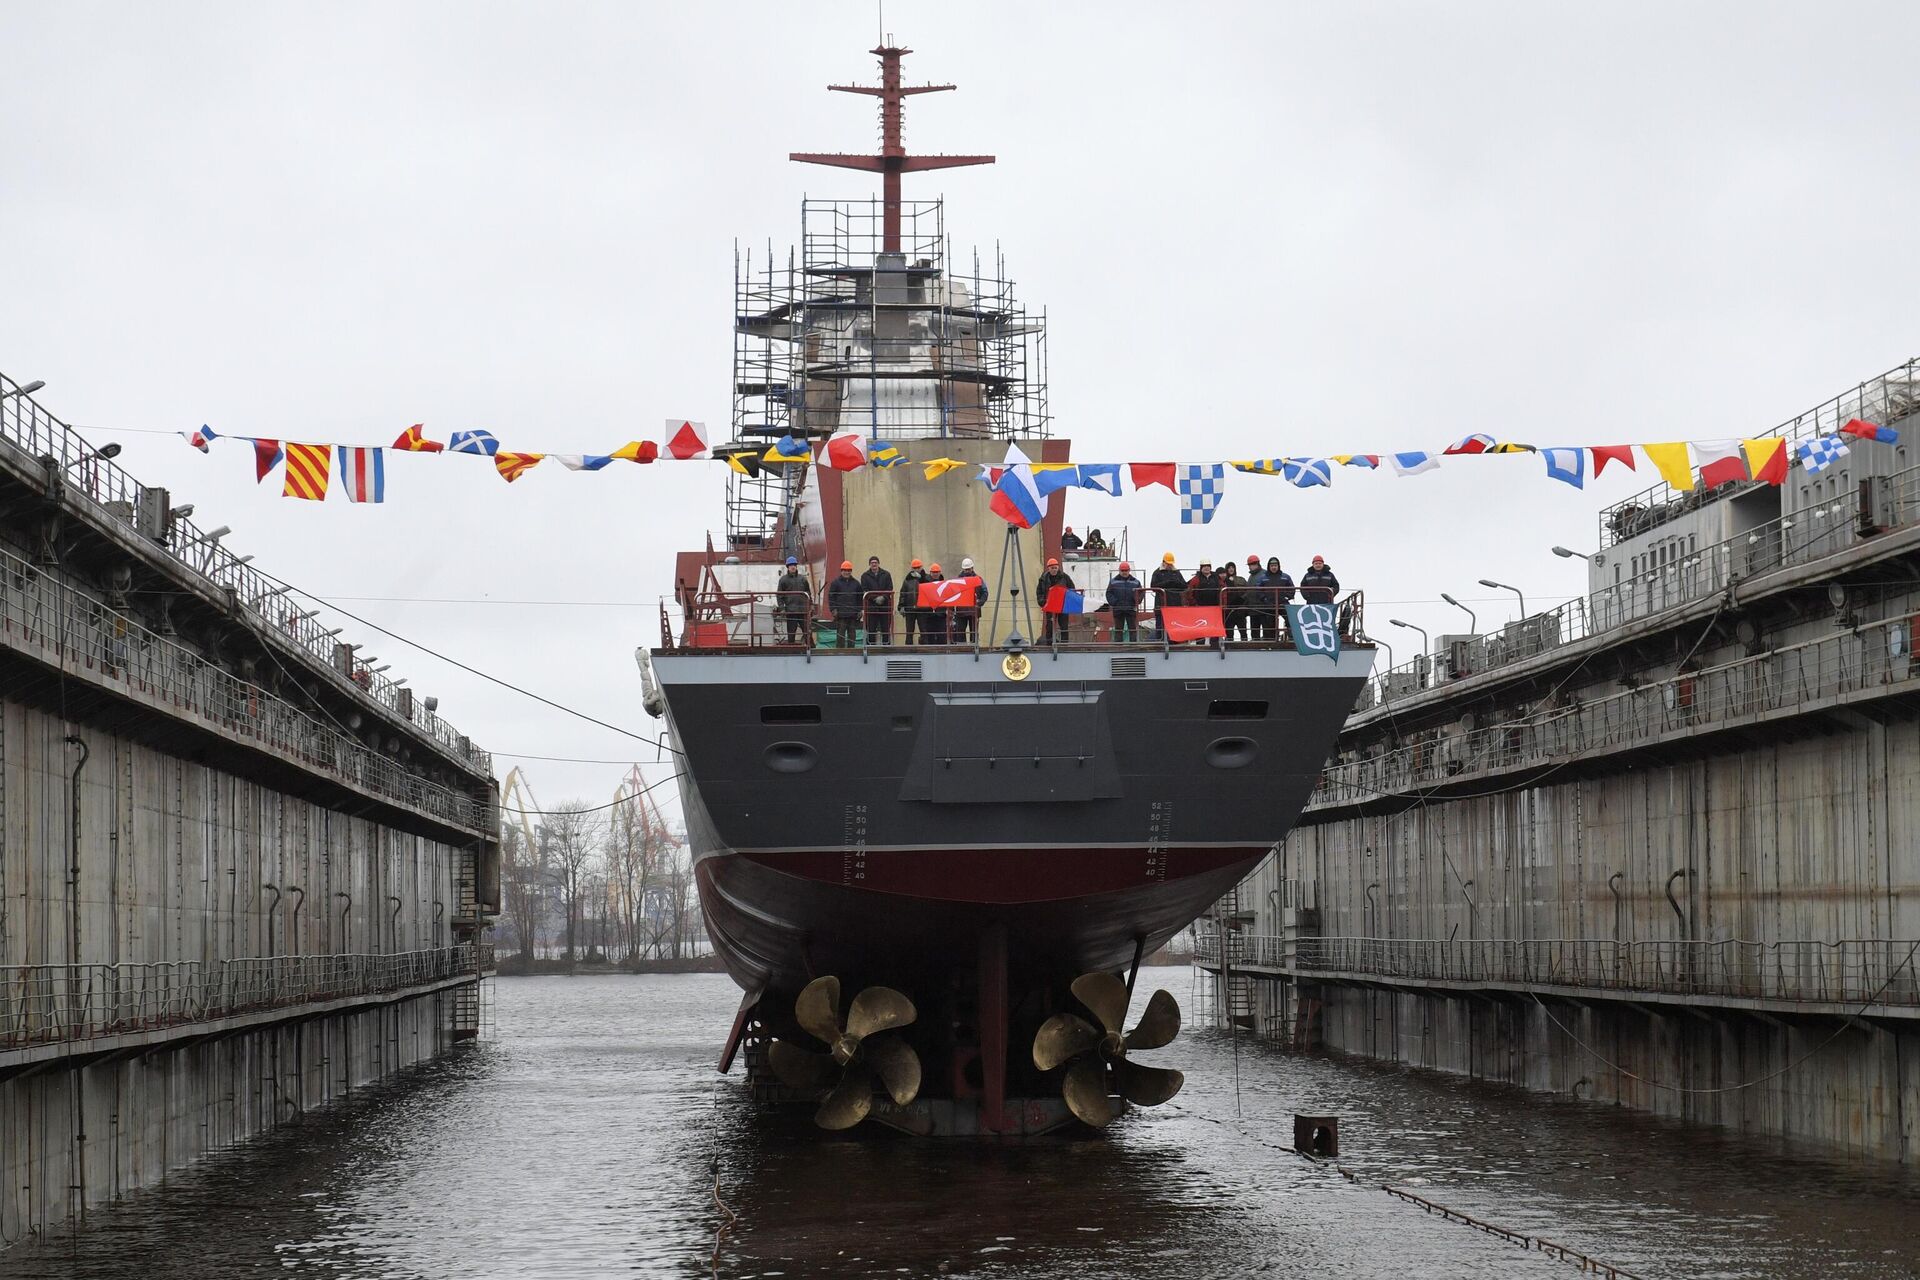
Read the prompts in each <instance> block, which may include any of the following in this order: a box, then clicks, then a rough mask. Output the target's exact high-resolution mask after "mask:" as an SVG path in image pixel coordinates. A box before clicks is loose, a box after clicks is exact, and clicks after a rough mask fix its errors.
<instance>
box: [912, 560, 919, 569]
mask: <svg viewBox="0 0 1920 1280" xmlns="http://www.w3.org/2000/svg"><path fill="white" fill-rule="evenodd" d="M912 567H913V568H915V569H918V568H919V567H920V562H919V561H918V560H915V561H914V562H913V565H912Z"/></svg>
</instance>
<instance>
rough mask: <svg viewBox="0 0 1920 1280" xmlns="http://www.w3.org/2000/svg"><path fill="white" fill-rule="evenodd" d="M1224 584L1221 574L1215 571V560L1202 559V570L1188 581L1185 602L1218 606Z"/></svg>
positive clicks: (1195, 604) (1197, 605)
mask: <svg viewBox="0 0 1920 1280" xmlns="http://www.w3.org/2000/svg"><path fill="white" fill-rule="evenodd" d="M1224 585H1225V584H1224V583H1222V582H1221V581H1220V575H1219V574H1217V573H1215V572H1214V571H1213V561H1211V560H1202V561H1201V562H1200V572H1198V573H1196V574H1194V575H1193V578H1192V580H1191V581H1189V582H1188V583H1187V589H1186V593H1185V596H1184V597H1183V599H1184V602H1185V603H1187V604H1190V605H1194V606H1195V607H1197V608H1207V607H1209V606H1211V607H1215V608H1217V607H1219V604H1220V588H1221V587H1222V586H1224Z"/></svg>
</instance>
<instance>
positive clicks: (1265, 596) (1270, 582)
mask: <svg viewBox="0 0 1920 1280" xmlns="http://www.w3.org/2000/svg"><path fill="white" fill-rule="evenodd" d="M1254 585H1255V586H1256V587H1257V588H1258V589H1259V592H1260V626H1261V629H1262V631H1263V632H1264V633H1265V638H1266V639H1268V640H1278V639H1279V638H1280V623H1281V620H1282V619H1283V618H1285V617H1286V612H1287V610H1286V606H1287V605H1288V604H1289V603H1291V602H1292V600H1293V594H1294V587H1293V578H1292V577H1291V576H1290V575H1289V574H1288V573H1287V571H1286V570H1285V569H1283V568H1281V567H1280V557H1279V556H1268V557H1267V567H1266V570H1265V571H1264V572H1263V573H1261V575H1260V576H1259V577H1258V578H1256V579H1254Z"/></svg>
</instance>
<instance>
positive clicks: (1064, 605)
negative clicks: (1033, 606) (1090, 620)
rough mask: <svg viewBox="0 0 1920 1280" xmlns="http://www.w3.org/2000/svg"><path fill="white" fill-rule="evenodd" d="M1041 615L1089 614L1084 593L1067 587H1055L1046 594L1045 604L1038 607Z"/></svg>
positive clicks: (1089, 610)
mask: <svg viewBox="0 0 1920 1280" xmlns="http://www.w3.org/2000/svg"><path fill="white" fill-rule="evenodd" d="M1040 610H1041V612H1043V613H1091V612H1092V610H1091V609H1088V608H1087V597H1086V595H1085V594H1084V593H1082V592H1079V591H1073V590H1070V589H1069V588H1067V587H1055V588H1053V589H1052V590H1051V591H1049V592H1047V602H1046V603H1045V604H1043V605H1041V606H1040Z"/></svg>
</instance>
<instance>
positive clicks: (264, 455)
mask: <svg viewBox="0 0 1920 1280" xmlns="http://www.w3.org/2000/svg"><path fill="white" fill-rule="evenodd" d="M284 456H285V454H284V452H283V451H282V449H281V448H280V442H279V441H278V440H255V441H254V442H253V482H254V483H255V484H259V483H260V482H261V481H262V480H265V479H266V478H267V473H268V472H270V471H272V470H273V469H274V468H275V467H277V466H279V465H280V459H281V458H282V457H284Z"/></svg>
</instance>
